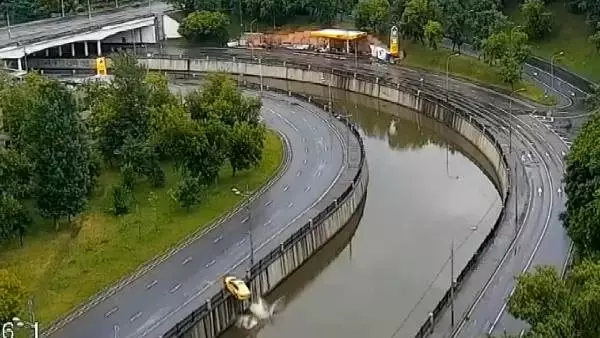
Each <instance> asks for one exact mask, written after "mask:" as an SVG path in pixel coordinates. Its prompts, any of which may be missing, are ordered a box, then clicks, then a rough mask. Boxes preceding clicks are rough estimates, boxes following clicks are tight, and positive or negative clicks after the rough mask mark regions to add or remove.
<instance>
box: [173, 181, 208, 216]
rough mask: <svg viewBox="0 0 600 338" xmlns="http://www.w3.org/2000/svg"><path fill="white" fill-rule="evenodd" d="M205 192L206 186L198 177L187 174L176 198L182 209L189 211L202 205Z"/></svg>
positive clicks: (178, 188)
mask: <svg viewBox="0 0 600 338" xmlns="http://www.w3.org/2000/svg"><path fill="white" fill-rule="evenodd" d="M203 190H204V186H203V185H202V183H201V182H200V180H199V179H198V178H197V177H193V176H190V175H189V174H186V175H184V177H183V179H182V180H181V182H179V185H178V186H177V190H176V191H175V198H176V199H177V201H178V202H179V205H180V206H181V207H182V208H185V209H187V210H189V209H190V208H191V207H192V206H194V205H197V204H199V203H200V201H201V200H202V192H203Z"/></svg>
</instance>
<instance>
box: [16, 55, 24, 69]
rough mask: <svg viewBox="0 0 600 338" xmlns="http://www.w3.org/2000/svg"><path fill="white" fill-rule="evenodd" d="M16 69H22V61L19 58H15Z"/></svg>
mask: <svg viewBox="0 0 600 338" xmlns="http://www.w3.org/2000/svg"><path fill="white" fill-rule="evenodd" d="M17 69H18V70H23V62H22V61H21V58H18V59H17Z"/></svg>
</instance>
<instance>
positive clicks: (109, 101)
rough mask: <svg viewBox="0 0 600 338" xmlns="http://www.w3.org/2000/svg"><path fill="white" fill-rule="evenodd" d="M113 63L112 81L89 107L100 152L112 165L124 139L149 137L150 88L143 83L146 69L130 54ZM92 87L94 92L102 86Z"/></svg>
mask: <svg viewBox="0 0 600 338" xmlns="http://www.w3.org/2000/svg"><path fill="white" fill-rule="evenodd" d="M112 60H113V67H112V73H113V81H112V82H111V84H110V85H108V86H107V87H106V89H107V90H106V91H105V93H103V94H102V96H100V97H101V98H102V99H101V101H99V102H95V103H96V104H95V105H93V106H91V108H92V109H91V115H92V121H93V124H92V125H93V126H94V129H95V130H96V131H97V138H98V143H99V147H100V150H101V151H102V154H103V156H104V158H105V159H106V160H108V161H109V162H111V163H113V162H114V161H115V160H119V159H120V154H121V153H122V147H123V144H124V143H125V139H127V138H129V137H131V138H133V139H144V140H145V139H148V138H149V136H150V135H149V134H150V113H149V96H150V89H149V88H148V84H147V83H146V82H145V81H144V80H145V78H146V73H147V70H146V69H145V67H143V66H141V65H139V64H138V63H137V60H136V59H135V57H134V56H132V55H129V54H118V55H117V56H115V57H114V58H113V59H112ZM91 88H92V89H90V90H91V91H92V92H93V91H94V90H98V88H102V87H98V86H92V87H91ZM87 101H91V99H87Z"/></svg>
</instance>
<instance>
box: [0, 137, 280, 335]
mask: <svg viewBox="0 0 600 338" xmlns="http://www.w3.org/2000/svg"><path fill="white" fill-rule="evenodd" d="M282 156H283V144H282V142H281V140H280V138H279V137H278V136H277V135H276V134H275V133H273V132H269V133H268V135H267V139H266V142H265V151H264V158H263V161H262V162H261V163H260V165H259V166H257V167H256V168H254V169H250V170H246V171H243V172H239V173H237V174H236V176H235V177H233V176H232V172H231V168H230V167H229V165H226V166H224V168H223V169H222V170H221V173H220V178H219V183H218V184H217V185H216V186H215V187H213V188H211V189H210V190H209V191H207V192H206V197H205V200H204V201H203V202H202V204H201V205H200V206H198V207H196V208H193V209H192V210H191V211H189V212H188V211H185V210H183V209H181V208H180V207H179V206H178V205H177V204H176V203H175V201H173V199H172V198H171V197H170V192H169V191H170V189H172V187H174V186H175V185H176V184H177V182H178V179H179V175H178V174H177V172H176V171H175V170H174V168H173V167H172V166H170V165H165V167H164V169H165V172H166V176H167V186H166V187H165V188H162V189H152V188H151V187H150V185H149V184H148V182H140V183H139V184H138V185H137V186H136V188H135V199H136V200H137V208H136V210H134V211H132V212H131V213H130V214H128V215H125V216H122V217H115V216H113V215H112V214H111V213H110V212H109V209H110V207H111V201H112V194H111V186H112V185H113V184H114V183H116V182H118V180H119V175H118V172H116V171H107V172H105V173H103V175H102V176H101V177H100V181H99V186H98V187H97V189H96V191H95V193H94V196H93V198H92V199H91V201H90V202H89V205H88V208H87V210H86V211H85V212H83V213H82V214H81V215H80V216H78V217H77V218H76V219H75V221H74V222H73V224H72V226H71V227H67V226H64V228H65V229H64V230H62V231H59V232H56V231H55V230H54V229H53V228H52V224H51V222H48V221H44V220H40V219H38V220H36V223H35V228H34V229H32V231H31V233H30V234H28V236H27V237H26V238H25V246H24V247H23V248H19V247H18V244H16V243H12V244H11V245H10V246H5V247H3V248H2V251H1V253H0V267H1V268H8V269H10V270H12V271H13V272H14V273H15V274H16V275H17V276H18V277H19V278H20V280H21V281H22V283H23V285H24V287H25V288H26V290H27V293H28V296H30V297H33V298H34V303H35V313H36V318H37V320H38V321H40V322H41V323H42V324H48V323H49V322H51V321H53V320H55V319H57V318H59V317H60V316H61V315H64V314H65V313H67V312H68V311H69V310H70V309H72V308H74V307H76V306H77V305H79V304H80V303H82V302H84V301H85V300H86V299H87V298H88V297H90V296H92V295H94V294H95V293H97V292H98V291H100V290H102V289H103V288H105V287H107V286H109V285H111V284H112V283H113V282H115V281H117V280H119V279H120V278H121V277H123V276H125V275H127V274H129V273H131V272H133V271H134V270H135V269H136V268H137V267H138V266H140V265H141V264H143V263H144V262H146V261H148V260H149V259H151V258H152V257H153V256H155V255H157V254H158V253H161V252H164V251H165V250H167V249H168V248H170V247H172V246H174V245H175V244H176V243H178V242H179V241H181V240H182V239H183V238H185V237H186V236H187V235H189V234H191V233H193V232H194V231H196V230H198V229H200V228H202V227H205V226H207V225H208V224H210V223H211V221H213V220H215V219H216V218H218V217H219V216H220V215H222V214H224V213H226V212H228V211H229V210H231V209H232V208H234V207H235V206H236V205H237V204H238V203H240V197H238V196H236V195H234V194H232V193H231V188H232V187H234V186H239V187H242V188H245V186H246V185H248V187H249V188H250V189H252V190H254V189H258V188H259V187H260V186H261V185H263V184H265V183H266V182H267V181H268V180H269V179H270V178H271V177H273V175H275V174H276V171H277V168H278V167H279V165H280V163H281V161H282Z"/></svg>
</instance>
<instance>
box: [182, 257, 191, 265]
mask: <svg viewBox="0 0 600 338" xmlns="http://www.w3.org/2000/svg"><path fill="white" fill-rule="evenodd" d="M191 261H192V257H191V256H190V257H188V258H186V259H184V260H183V265H186V264H187V263H189V262H191Z"/></svg>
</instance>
